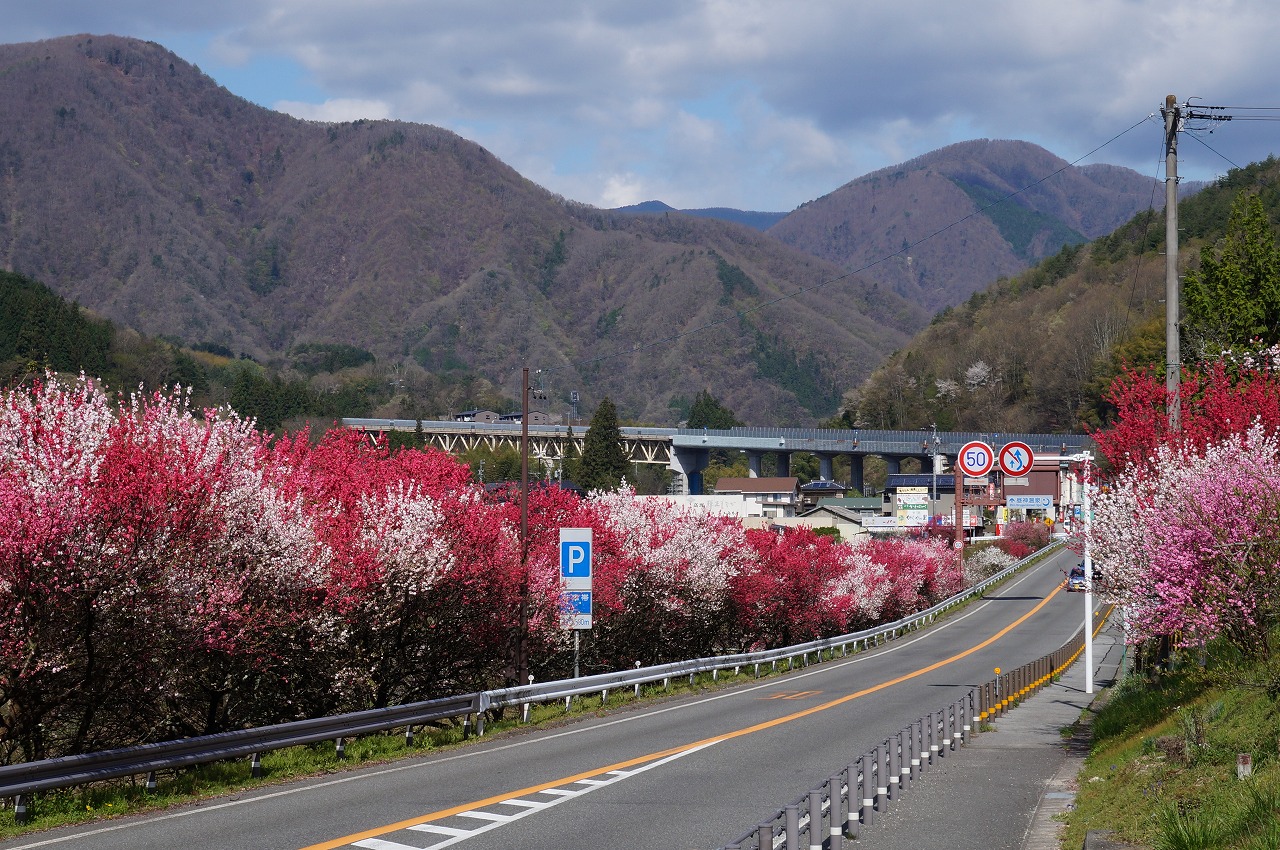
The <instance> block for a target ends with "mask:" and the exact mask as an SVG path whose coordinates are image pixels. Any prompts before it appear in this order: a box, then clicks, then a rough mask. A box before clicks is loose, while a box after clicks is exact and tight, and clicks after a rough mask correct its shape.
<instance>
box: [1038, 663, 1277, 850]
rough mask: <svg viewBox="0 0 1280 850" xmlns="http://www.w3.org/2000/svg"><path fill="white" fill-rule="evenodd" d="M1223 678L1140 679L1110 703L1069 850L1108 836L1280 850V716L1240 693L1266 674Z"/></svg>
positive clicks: (1184, 674) (1188, 672) (1098, 727)
mask: <svg viewBox="0 0 1280 850" xmlns="http://www.w3.org/2000/svg"><path fill="white" fill-rule="evenodd" d="M1214 668H1215V665H1214V664H1213V663H1212V661H1211V662H1210V663H1209V664H1208V666H1207V667H1205V668H1202V667H1200V666H1198V665H1195V664H1188V665H1186V666H1184V667H1182V668H1180V669H1175V671H1174V672H1170V673H1165V674H1164V675H1162V676H1161V677H1160V678H1158V679H1155V680H1148V679H1146V678H1145V677H1142V676H1138V675H1130V676H1129V677H1127V678H1125V679H1124V680H1123V681H1122V682H1121V683H1120V684H1119V685H1118V686H1117V687H1116V688H1114V689H1112V691H1111V692H1109V693H1108V694H1106V695H1105V701H1104V702H1103V704H1102V707H1101V708H1100V709H1099V710H1098V713H1097V715H1096V716H1095V717H1094V718H1093V721H1092V727H1093V746H1092V750H1091V752H1090V755H1089V757H1088V758H1087V759H1086V760H1085V764H1084V768H1083V770H1082V771H1081V773H1080V776H1079V781H1080V788H1079V791H1078V793H1077V795H1076V801H1075V808H1074V810H1073V811H1072V812H1070V813H1069V814H1068V815H1067V817H1066V824H1067V827H1066V833H1065V836H1064V838H1063V843H1062V846H1063V847H1079V846H1081V845H1082V843H1083V841H1084V836H1085V833H1086V831H1088V830H1091V829H1100V830H1110V831H1112V832H1113V833H1114V834H1115V836H1114V837H1115V838H1116V839H1117V840H1119V841H1124V842H1128V843H1130V844H1134V845H1138V846H1141V847H1148V848H1151V850H1209V848H1212V850H1262V848H1274V850H1280V751H1278V749H1277V743H1278V742H1280V712H1278V711H1277V704H1276V702H1275V700H1274V699H1273V698H1272V697H1270V696H1269V695H1268V694H1267V692H1266V689H1264V688H1261V687H1249V686H1241V685H1239V684H1235V683H1238V682H1241V681H1245V682H1247V681H1250V680H1251V679H1257V678H1259V677H1258V676H1256V675H1253V674H1256V673H1258V672H1261V671H1260V670H1254V671H1249V670H1245V671H1243V673H1242V672H1241V671H1240V670H1238V669H1233V670H1232V673H1231V676H1230V677H1229V678H1230V679H1231V681H1232V683H1231V684H1228V683H1226V681H1225V680H1226V679H1227V678H1228V677H1227V676H1225V675H1223V670H1222V669H1221V668H1219V671H1218V672H1216V673H1215V669H1214ZM1264 678H1265V677H1264ZM1240 753H1248V754H1250V755H1251V756H1252V762H1253V774H1252V776H1251V777H1249V778H1246V779H1244V780H1240V779H1237V776H1236V759H1237V756H1238V754H1240Z"/></svg>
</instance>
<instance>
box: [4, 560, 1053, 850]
mask: <svg viewBox="0 0 1280 850" xmlns="http://www.w3.org/2000/svg"><path fill="white" fill-rule="evenodd" d="M1061 545H1062V544H1061V542H1056V543H1053V544H1050V545H1049V546H1048V547H1046V548H1045V549H1041V550H1040V551H1039V552H1036V553H1034V554H1032V555H1030V556H1028V557H1027V558H1024V559H1022V560H1021V561H1019V562H1018V563H1016V564H1014V565H1013V566H1011V567H1009V568H1008V569H1005V570H1003V571H1001V572H999V573H997V574H995V575H993V576H991V577H990V578H988V579H986V580H984V581H982V582H979V583H978V584H975V585H973V586H972V587H969V588H966V589H965V590H963V591H961V592H960V593H957V594H956V595H954V596H952V597H950V598H949V599H945V600H943V601H942V602H939V603H938V604H937V605H934V606H933V607H931V608H929V609H927V610H925V611H920V612H918V613H915V614H912V615H910V616H908V617H904V618H903V619H901V620H898V621H897V622H893V623H887V624H883V625H879V626H875V627H873V628H870V629H866V630H864V631H860V632H854V633H851V634H847V635H840V636H838V637H830V638H822V639H819V640H814V641H809V642H807V643H802V644H796V645H795V646H788V647H782V648H780V649H769V650H763V651H760V652H748V653H740V654H736V655H720V656H714V657H711V658H698V659H692V660H689V661H676V662H672V663H669V664H659V665H655V666H652V667H636V668H635V669H631V670H621V671H617V672H612V673H601V674H598V675H595V676H583V677H580V678H577V679H560V680H556V681H552V682H543V683H540V684H534V683H533V682H530V683H529V684H527V685H517V686H515V687H510V688H500V689H496V690H488V691H480V692H478V693H473V694H465V695H462V696H453V697H442V698H440V699H434V700H427V701H425V702H416V703H409V704H406V705H400V706H393V707H390V708H379V709H370V710H366V711H358V712H354V713H351V714H341V715H334V716H331V717H320V718H315V719H311V720H299V721H295V722H291V723H281V724H276V725H272V726H262V727H258V728H254V729H241V730H236V731H233V732H221V733H217V734H213V735H202V736H198V737H192V738H183V739H180V740H176V741H165V742H162V743H155V744H142V745H139V746H133V747H122V748H120V749H115V750H104V751H101V752H95V753H85V754H82V755H73V756H63V757H60V758H53V759H45V760H42V761H35V762H23V763H19V764H10V765H4V766H0V799H4V798H11V799H12V800H13V812H14V818H15V820H16V821H17V822H18V823H19V824H22V823H26V822H27V820H28V819H29V817H30V812H29V804H30V801H31V798H32V795H34V794H38V793H39V792H41V791H50V790H56V789H60V788H71V787H75V786H77V785H87V784H89V783H93V782H101V781H105V780H109V779H120V778H123V777H129V776H142V775H146V777H147V779H146V787H147V788H148V789H149V790H151V789H154V788H155V787H156V774H157V773H158V772H160V771H166V770H175V769H177V768H183V767H191V766H193V765H198V764H206V763H208V762H213V761H219V760H222V759H231V758H243V757H246V756H247V757H249V758H250V759H251V765H252V772H253V775H254V776H255V777H256V776H260V775H261V755H262V754H263V753H267V752H271V751H272V750H278V749H283V748H284V747H293V746H298V745H303V744H315V743H319V742H322V741H333V742H334V746H335V749H336V752H337V754H338V756H339V757H340V758H341V757H342V755H343V752H344V749H345V741H346V739H348V738H354V737H358V736H360V735H370V734H375V733H382V732H389V731H391V730H394V729H404V730H405V737H406V739H412V736H413V729H414V727H415V726H423V725H425V724H428V723H435V722H438V721H441V720H448V719H457V718H462V719H463V735H464V737H466V736H468V735H470V734H472V732H473V731H474V733H475V734H477V735H483V734H484V720H485V714H486V713H487V712H489V711H490V710H492V709H498V708H504V707H508V706H516V707H521V708H522V709H523V715H522V716H523V719H524V720H525V721H526V722H527V721H528V717H529V707H530V706H531V705H535V704H540V703H548V702H553V701H558V700H564V701H565V704H566V707H568V705H569V702H570V701H571V700H572V699H573V697H575V696H585V695H589V694H599V695H600V697H601V701H602V702H607V701H608V697H609V692H610V691H613V690H618V689H621V688H628V687H629V688H632V689H633V690H634V692H635V693H636V694H637V695H638V694H639V692H640V688H641V687H642V686H644V685H653V684H656V683H658V682H661V683H662V684H663V687H667V686H668V685H669V684H670V682H671V680H672V679H673V678H679V677H688V679H689V681H690V682H691V683H692V682H693V681H694V679H695V677H696V676H697V675H699V674H703V673H710V674H711V675H712V677H713V678H715V677H717V676H718V674H719V672H720V671H722V670H733V672H734V674H735V675H736V674H738V673H741V672H742V670H743V669H750V670H751V671H752V675H753V676H756V677H759V676H760V674H761V669H762V668H764V667H765V666H768V668H769V670H770V671H775V670H777V669H778V666H779V665H780V664H782V663H785V664H786V669H788V670H790V669H792V668H793V667H794V666H795V665H796V664H797V663H799V664H800V665H801V666H807V665H808V664H809V663H810V656H813V660H814V661H815V662H819V661H821V660H822V659H823V658H824V657H826V658H828V659H830V658H836V657H844V656H846V655H848V653H849V652H850V651H853V652H857V651H859V650H866V649H869V648H872V647H875V646H878V645H880V644H883V643H886V642H888V641H891V640H893V639H895V638H897V637H900V636H902V635H904V634H907V633H909V632H913V631H916V630H918V629H920V628H923V627H924V626H927V625H929V624H930V623H932V622H934V620H936V619H937V618H938V617H940V616H942V615H943V614H945V613H946V612H947V611H949V610H951V609H952V608H955V607H957V606H959V605H962V604H964V603H965V602H967V601H968V600H970V599H972V598H974V597H975V596H981V595H982V594H983V593H985V592H986V591H987V590H988V589H989V588H991V587H992V586H994V585H996V584H998V583H1000V582H1002V581H1004V580H1005V579H1006V578H1008V577H1009V576H1011V575H1012V574H1013V573H1015V572H1017V571H1018V570H1020V569H1022V568H1023V567H1025V566H1026V565H1027V564H1029V563H1031V562H1032V561H1034V560H1036V559H1038V558H1040V557H1042V556H1043V555H1045V554H1047V553H1049V552H1051V551H1053V550H1054V549H1056V548H1057V547H1059V546H1061ZM931 728H932V727H931ZM930 734H931V735H932V733H930ZM934 746H936V744H935V745H934ZM898 757H899V758H900V757H901V754H900V753H899V756H898ZM887 787H888V786H886V788H887ZM886 793H887V791H886ZM761 846H764V845H761ZM788 846H791V845H788ZM797 846H798V845H797Z"/></svg>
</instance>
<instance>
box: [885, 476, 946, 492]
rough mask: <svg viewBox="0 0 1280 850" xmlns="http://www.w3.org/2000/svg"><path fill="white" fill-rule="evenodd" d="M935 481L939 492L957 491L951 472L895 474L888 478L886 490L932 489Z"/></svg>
mask: <svg viewBox="0 0 1280 850" xmlns="http://www.w3.org/2000/svg"><path fill="white" fill-rule="evenodd" d="M935 481H936V482H937V486H938V489H939V490H951V491H953V492H954V491H955V489H956V477H955V475H953V474H951V473H950V472H945V473H944V472H940V473H938V474H937V475H934V474H933V473H931V472H910V473H899V472H895V473H893V474H891V475H888V476H886V481H885V484H884V489H886V490H893V489H896V488H898V487H932V486H934V482H935ZM966 486H967V485H966Z"/></svg>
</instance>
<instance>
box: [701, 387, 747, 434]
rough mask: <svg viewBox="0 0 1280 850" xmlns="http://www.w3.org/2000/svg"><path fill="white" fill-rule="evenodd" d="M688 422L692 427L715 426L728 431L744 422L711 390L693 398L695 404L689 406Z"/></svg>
mask: <svg viewBox="0 0 1280 850" xmlns="http://www.w3.org/2000/svg"><path fill="white" fill-rule="evenodd" d="M688 422H689V424H688V427H690V428H713V429H716V430H721V431H727V430H728V429H730V428H736V427H737V426H739V425H741V424H742V423H741V422H739V421H738V418H737V417H736V416H734V415H733V411H732V410H730V409H729V408H727V407H725V406H724V405H723V404H721V403H720V401H719V399H717V398H716V397H715V396H713V395H712V394H711V392H710V391H709V390H703V391H702V392H700V393H698V397H697V398H696V399H694V400H693V406H692V407H690V408H689V421H688Z"/></svg>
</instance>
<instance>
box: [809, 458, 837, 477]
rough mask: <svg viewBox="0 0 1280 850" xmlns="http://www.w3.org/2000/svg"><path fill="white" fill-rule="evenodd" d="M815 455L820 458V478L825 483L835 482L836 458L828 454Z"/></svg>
mask: <svg viewBox="0 0 1280 850" xmlns="http://www.w3.org/2000/svg"><path fill="white" fill-rule="evenodd" d="M814 454H815V455H817V458H818V477H819V478H821V479H822V480H823V481H835V480H836V470H835V461H836V456H835V455H833V454H828V453H827V452H814Z"/></svg>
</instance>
